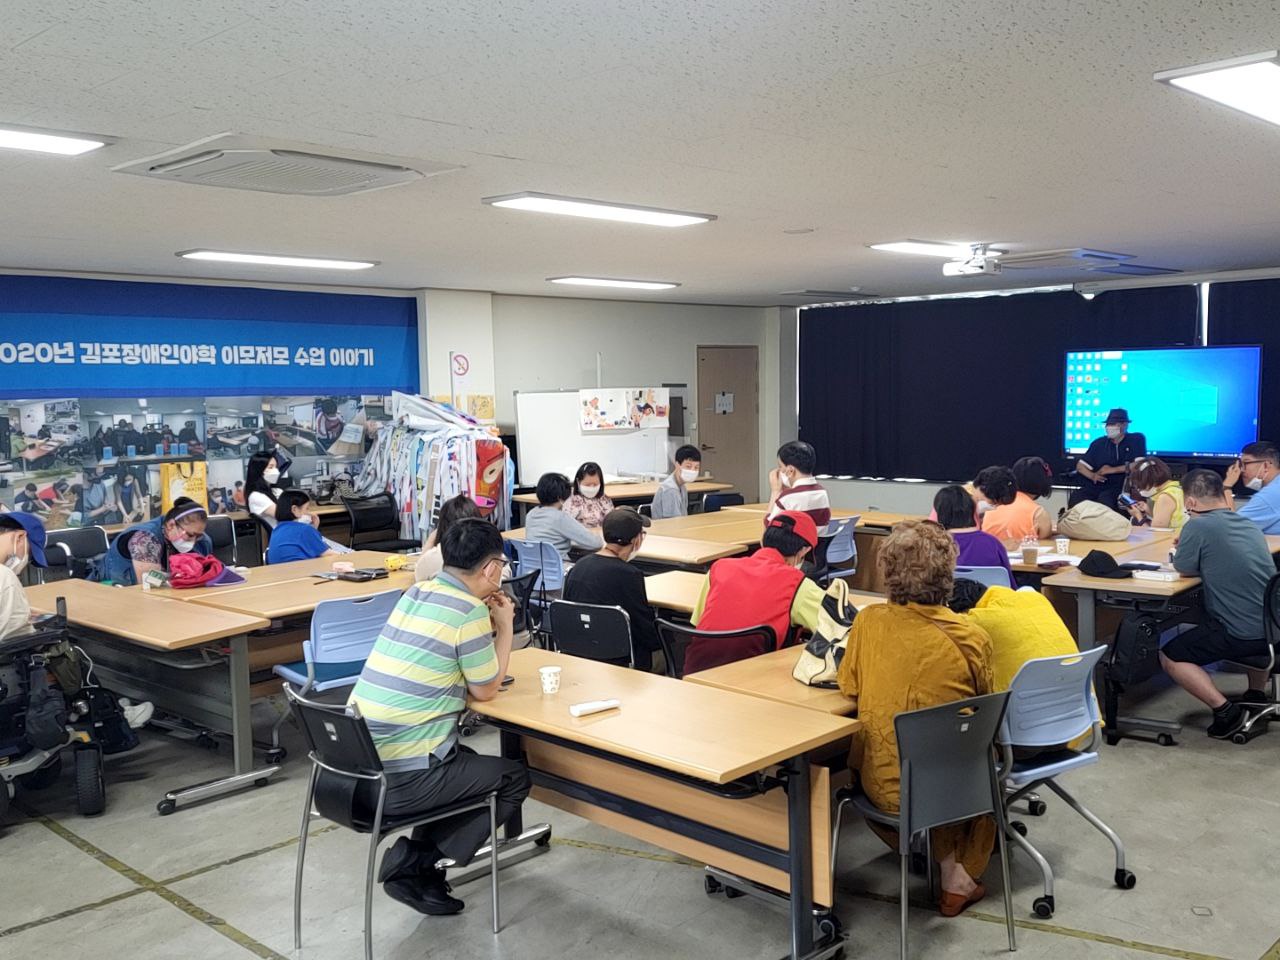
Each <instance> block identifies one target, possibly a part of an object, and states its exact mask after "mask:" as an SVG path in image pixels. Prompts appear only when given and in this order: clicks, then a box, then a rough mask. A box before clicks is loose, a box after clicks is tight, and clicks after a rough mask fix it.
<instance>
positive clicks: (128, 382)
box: [0, 277, 419, 398]
mask: <svg viewBox="0 0 1280 960" xmlns="http://www.w3.org/2000/svg"><path fill="white" fill-rule="evenodd" d="M418 387H419V382H418V328H417V307H416V302H415V300H414V299H413V298H412V297H383V296H359V295H346V294H326V293H309V292H294V291H281V290H258V289H252V288H244V287H209V286H201V285H194V284H192V285H185V284H181V285H180V284H150V283H126V282H116V281H95V280H72V279H64V278H49V277H0V397H5V398H18V397H31V398H39V397H58V396H79V397H93V396H99V397H135V396H156V395H174V396H244V395H257V394H263V395H294V394H296V395H304V394H312V393H349V394H354V395H359V394H382V393H389V392H390V391H392V390H405V391H409V392H417V390H418Z"/></svg>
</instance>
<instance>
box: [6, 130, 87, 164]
mask: <svg viewBox="0 0 1280 960" xmlns="http://www.w3.org/2000/svg"><path fill="white" fill-rule="evenodd" d="M106 145H107V141H105V140H95V139H92V138H90V137H87V136H83V135H81V134H75V133H52V132H50V131H46V130H32V129H30V128H28V127H0V147H3V148H4V149H6V150H32V151H35V152H36V153H56V154H60V155H61V156H64V157H75V156H79V155H80V154H82V153H88V152H89V151H90V150H97V149H98V148H99V147H105V146H106Z"/></svg>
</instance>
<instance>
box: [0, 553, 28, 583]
mask: <svg viewBox="0 0 1280 960" xmlns="http://www.w3.org/2000/svg"><path fill="white" fill-rule="evenodd" d="M30 559H31V548H30V547H27V550H26V554H25V555H19V554H16V553H15V554H14V555H13V556H12V557H10V558H9V559H8V560H6V561H5V562H4V565H5V566H6V567H8V568H9V569H10V570H12V571H13V574H14V576H21V574H22V571H23V570H25V569H27V562H28V561H29V560H30Z"/></svg>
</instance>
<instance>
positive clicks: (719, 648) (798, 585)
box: [684, 511, 824, 673]
mask: <svg viewBox="0 0 1280 960" xmlns="http://www.w3.org/2000/svg"><path fill="white" fill-rule="evenodd" d="M817 545H818V528H817V526H815V525H814V522H813V518H812V517H810V516H809V515H808V514H807V513H798V512H789V511H787V512H783V513H780V514H778V515H777V516H776V517H774V518H773V519H772V520H770V521H768V524H767V525H766V526H765V529H764V537H763V538H762V539H761V541H760V549H759V550H757V551H756V552H755V553H753V554H751V556H749V557H725V558H724V559H723V560H717V561H716V562H715V563H713V564H712V565H711V569H710V571H708V573H707V578H706V580H705V581H704V582H703V584H702V594H701V595H700V596H699V597H698V603H697V605H696V606H695V607H694V609H693V616H692V617H691V618H690V619H691V620H692V621H693V625H694V626H696V627H697V628H698V629H699V630H743V629H746V628H747V627H755V626H759V625H760V624H765V625H766V626H769V627H772V628H773V635H774V639H775V642H776V644H777V646H778V647H782V646H783V645H784V644H785V643H786V641H787V637H788V635H789V634H790V632H791V628H792V627H799V628H801V629H803V630H808V631H809V632H810V633H812V632H813V631H814V630H816V629H817V628H818V610H819V608H820V607H821V606H822V598H823V595H824V594H823V592H822V588H821V587H819V586H818V585H817V584H816V583H814V582H813V581H812V580H810V579H808V578H807V577H805V575H804V572H803V571H802V570H801V569H800V567H801V565H802V564H803V563H804V561H805V558H806V557H807V556H808V555H809V554H810V553H811V552H812V551H813V549H814V547H816V546H817ZM726 643H727V641H724V640H719V639H717V640H709V639H708V640H695V641H694V642H692V643H690V644H689V648H688V650H686V651H685V656H684V671H685V673H696V672H697V671H698V670H705V669H709V668H710V667H713V666H719V665H720V664H724V663H732V662H733V661H735V660H741V659H744V658H745V657H749V656H754V655H755V654H756V653H758V652H759V651H758V650H755V649H751V648H742V649H735V648H732V647H726Z"/></svg>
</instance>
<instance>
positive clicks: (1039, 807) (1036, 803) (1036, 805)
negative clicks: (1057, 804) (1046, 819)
mask: <svg viewBox="0 0 1280 960" xmlns="http://www.w3.org/2000/svg"><path fill="white" fill-rule="evenodd" d="M1048 811H1049V805H1048V804H1047V803H1045V802H1044V801H1043V800H1032V801H1031V802H1030V803H1028V804H1027V812H1028V813H1029V814H1031V816H1033V817H1043V816H1044V815H1045V814H1046V813H1047V812H1048Z"/></svg>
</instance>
